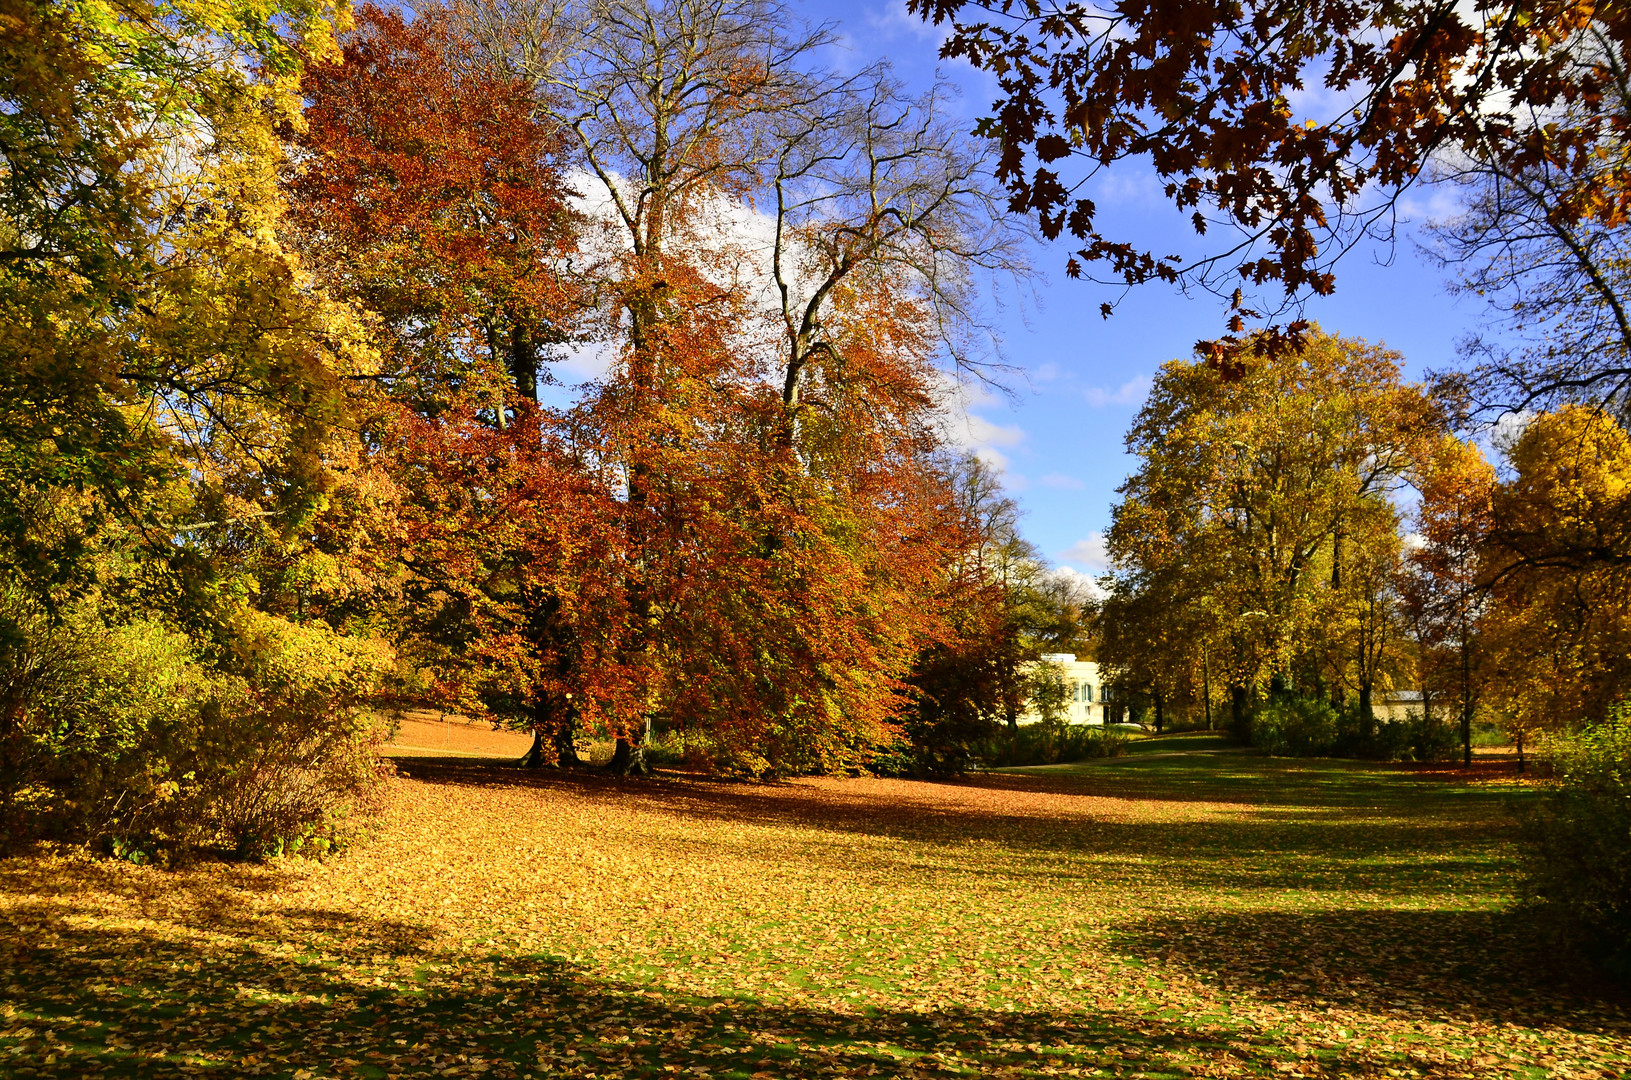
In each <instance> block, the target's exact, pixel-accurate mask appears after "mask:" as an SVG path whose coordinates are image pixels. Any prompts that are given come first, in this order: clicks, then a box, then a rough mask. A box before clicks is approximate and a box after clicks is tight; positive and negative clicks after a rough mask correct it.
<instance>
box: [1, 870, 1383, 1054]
mask: <svg viewBox="0 0 1631 1080" xmlns="http://www.w3.org/2000/svg"><path fill="white" fill-rule="evenodd" d="M184 906H186V905H184ZM70 907H71V906H70ZM191 910H196V911H202V910H203V906H202V905H194V906H193V908H191ZM286 921H287V925H285V926H281V927H273V926H271V925H269V924H266V923H261V922H256V921H254V920H244V921H240V922H238V923H236V924H231V925H229V926H211V927H209V928H207V929H208V930H209V933H208V934H205V933H203V932H202V931H203V930H204V929H205V928H204V927H193V926H188V925H183V924H182V923H180V922H165V921H163V920H156V921H151V922H147V923H141V924H134V925H132V924H126V925H124V926H120V927H108V926H103V927H100V928H94V927H92V926H90V925H88V924H87V922H86V921H85V920H82V919H80V918H78V917H76V913H75V912H74V911H72V910H71V909H64V908H63V907H62V906H61V905H59V904H54V903H52V902H33V903H30V902H27V901H24V902H23V903H21V904H19V905H18V906H17V907H15V908H14V909H12V911H11V912H10V914H9V916H8V921H7V924H5V929H6V931H7V933H6V934H5V935H4V937H3V938H0V941H4V942H5V947H6V948H7V949H8V950H9V951H10V954H11V955H10V956H8V957H7V960H8V962H7V963H6V964H5V966H4V971H5V972H6V974H5V975H4V976H0V997H3V999H4V1000H5V1001H6V1004H8V1005H9V1006H10V1007H11V1008H12V1009H14V1010H16V1011H15V1012H12V1011H8V1012H7V1014H6V1015H7V1016H8V1017H9V1018H10V1026H9V1027H8V1028H6V1029H5V1030H4V1031H0V1072H5V1073H6V1075H10V1076H39V1077H65V1078H66V1077H80V1076H86V1075H90V1074H93V1073H95V1074H99V1075H114V1076H173V1075H178V1074H180V1073H181V1072H183V1071H189V1072H191V1071H196V1070H195V1068H194V1067H193V1066H197V1065H210V1066H213V1068H212V1070H211V1071H212V1072H215V1073H216V1074H217V1075H224V1076H279V1077H292V1076H296V1075H298V1076H301V1077H305V1076H335V1075H349V1076H367V1077H383V1076H386V1075H388V1074H389V1075H393V1076H394V1075H401V1076H429V1075H433V1074H436V1075H447V1076H457V1075H462V1076H477V1075H484V1076H491V1077H512V1076H521V1075H527V1074H532V1075H551V1076H567V1077H579V1076H584V1077H586V1076H593V1075H598V1076H601V1077H610V1076H657V1075H670V1074H672V1072H673V1071H674V1070H676V1069H677V1070H680V1071H686V1070H689V1071H691V1072H692V1073H693V1074H695V1073H699V1072H700V1073H704V1074H711V1075H714V1076H718V1077H742V1078H747V1077H753V1076H756V1075H757V1076H760V1077H763V1076H765V1075H768V1076H770V1077H775V1078H789V1080H801V1078H806V1077H817V1076H832V1075H838V1074H847V1075H883V1076H925V1077H926V1076H930V1075H934V1074H937V1073H938V1074H942V1075H943V1074H944V1067H945V1066H951V1067H956V1068H961V1069H964V1070H972V1071H974V1072H976V1073H978V1074H981V1075H1003V1074H1025V1075H1030V1074H1032V1073H1033V1071H1034V1070H1036V1069H1037V1068H1038V1066H1039V1065H1042V1064H1044V1063H1045V1064H1046V1065H1047V1066H1049V1067H1050V1071H1051V1070H1053V1069H1057V1070H1080V1071H1081V1073H1082V1074H1084V1075H1091V1074H1093V1073H1094V1072H1095V1071H1096V1070H1099V1069H1103V1070H1104V1072H1105V1074H1106V1075H1109V1074H1111V1073H1112V1072H1114V1073H1125V1072H1134V1073H1157V1074H1166V1075H1174V1074H1176V1073H1177V1072H1179V1071H1185V1072H1188V1071H1192V1070H1193V1069H1194V1067H1196V1066H1206V1065H1211V1064H1216V1063H1222V1062H1224V1061H1225V1060H1226V1059H1227V1061H1228V1064H1229V1065H1230V1066H1232V1067H1234V1068H1236V1069H1240V1070H1244V1071H1247V1072H1251V1073H1257V1072H1262V1073H1270V1072H1272V1071H1274V1070H1275V1068H1276V1066H1278V1067H1279V1068H1280V1069H1282V1070H1287V1069H1290V1068H1293V1067H1295V1065H1294V1064H1293V1063H1296V1062H1302V1063H1303V1064H1305V1065H1306V1064H1309V1063H1311V1061H1310V1056H1311V1055H1314V1054H1316V1053H1318V1054H1320V1056H1322V1057H1323V1061H1321V1062H1320V1063H1321V1064H1323V1065H1324V1066H1325V1067H1326V1068H1327V1069H1329V1070H1331V1071H1332V1072H1335V1073H1337V1074H1356V1073H1357V1074H1367V1075H1368V1074H1371V1073H1374V1072H1379V1071H1381V1070H1382V1069H1384V1068H1391V1067H1394V1066H1398V1065H1408V1064H1409V1062H1408V1061H1407V1060H1406V1059H1405V1058H1404V1056H1403V1055H1404V1051H1403V1050H1395V1049H1393V1048H1387V1049H1379V1048H1377V1047H1375V1046H1374V1045H1373V1046H1370V1047H1364V1046H1348V1047H1331V1048H1328V1049H1326V1050H1324V1051H1312V1050H1308V1049H1306V1048H1302V1049H1298V1050H1293V1049H1292V1048H1290V1047H1287V1046H1283V1045H1280V1044H1278V1043H1277V1042H1275V1041H1273V1040H1270V1039H1268V1038H1265V1037H1263V1036H1261V1035H1259V1034H1254V1033H1252V1032H1249V1031H1246V1030H1243V1029H1242V1028H1240V1027H1238V1026H1236V1023H1235V1022H1233V1021H1230V1020H1228V1019H1227V1018H1225V1017H1213V1018H1193V1019H1190V1020H1187V1021H1184V1022H1178V1021H1173V1020H1166V1019H1161V1018H1158V1017H1155V1016H1153V1015H1148V1014H1144V1013H1140V1012H1139V1011H1137V1010H1135V1009H1132V1008H1127V1007H1120V1006H1116V1005H1113V1004H1110V1003H1100V1005H1099V1006H1097V1007H1094V1008H1092V1009H1091V1010H1082V1009H1077V1010H1074V1011H1068V1012H1067V1011H1056V1012H1038V1011H1026V1012H1006V1011H997V1010H990V1011H988V1010H978V1009H942V1010H926V1011H921V1012H919V1011H909V1010H901V1009H885V1010H878V1011H875V1012H874V1011H870V1010H867V1009H865V1008H863V1007H861V1006H860V1005H858V1006H857V1008H856V1009H854V1010H849V1009H844V1008H825V1007H803V1006H799V1005H796V1004H793V1005H787V1004H782V1005H769V1004H763V1003H760V1002H757V1001H753V1000H744V999H706V1000H705V999H698V998H693V997H687V996H684V995H681V994H676V993H672V992H664V991H658V990H654V989H651V988H647V987H639V986H633V985H629V984H619V983H612V982H607V981H603V980H600V979H597V978H595V977H594V976H593V975H591V974H590V973H588V972H586V971H584V970H582V969H581V968H579V967H577V966H575V965H573V964H571V963H568V962H566V961H564V960H561V959H555V958H541V957H530V958H529V957H500V956H491V957H479V956H461V957H454V956H449V955H447V954H436V953H431V952H429V951H426V950H423V949H420V948H418V947H415V946H413V945H412V944H411V943H412V942H414V941H419V940H423V939H424V938H425V936H426V935H425V933H424V931H423V929H422V928H416V927H405V926H401V925H394V924H385V923H378V922H374V921H371V920H368V919H366V918H353V917H351V916H349V915H345V914H342V913H338V912H322V911H309V912H296V913H293V914H292V915H289V916H288V917H287V919H286ZM274 931H278V932H274ZM291 934H293V935H295V939H296V940H297V941H298V948H299V950H300V951H299V952H295V951H292V950H289V949H287V948H285V947H283V946H285V945H286V944H287V943H289V935H291ZM672 974H674V975H676V976H678V977H679V978H680V979H681V980H683V978H684V971H683V970H678V971H675V972H673V973H672ZM393 982H395V983H396V984H397V985H396V986H393V985H391V983H393ZM189 1063H192V1066H189Z"/></svg>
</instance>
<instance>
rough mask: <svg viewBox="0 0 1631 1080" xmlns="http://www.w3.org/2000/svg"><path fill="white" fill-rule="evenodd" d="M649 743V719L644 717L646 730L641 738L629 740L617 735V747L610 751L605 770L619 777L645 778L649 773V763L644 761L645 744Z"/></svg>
mask: <svg viewBox="0 0 1631 1080" xmlns="http://www.w3.org/2000/svg"><path fill="white" fill-rule="evenodd" d="M650 741H651V717H649V716H648V717H646V730H645V735H644V737H643V738H641V739H639V740H635V739H631V738H629V737H627V736H625V735H619V736H618V738H617V746H616V747H615V748H614V749H613V750H612V760H611V761H610V762H608V763H607V765H606V768H607V770H608V771H610V772H614V773H616V774H618V775H619V776H646V775H648V774H649V773H650V772H651V763H650V762H648V761H647V760H646V744H647V743H649V742H650Z"/></svg>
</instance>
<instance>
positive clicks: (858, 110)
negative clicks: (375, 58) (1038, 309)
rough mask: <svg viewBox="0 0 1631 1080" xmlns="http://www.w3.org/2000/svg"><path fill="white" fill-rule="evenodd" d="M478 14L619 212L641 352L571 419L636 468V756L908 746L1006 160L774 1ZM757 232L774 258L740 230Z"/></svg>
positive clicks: (611, 210)
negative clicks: (945, 459)
mask: <svg viewBox="0 0 1631 1080" xmlns="http://www.w3.org/2000/svg"><path fill="white" fill-rule="evenodd" d="M460 15H461V18H462V19H464V21H465V25H466V26H467V27H468V28H469V33H470V34H471V35H472V36H473V37H474V38H475V39H477V40H478V41H480V42H481V43H482V46H483V48H484V49H485V50H486V51H487V52H488V54H489V55H490V56H492V57H493V58H494V59H495V61H496V62H498V63H501V64H503V65H505V69H506V70H507V71H509V72H511V73H513V74H515V75H516V76H518V77H524V78H526V79H527V80H529V81H530V82H531V84H532V85H533V87H534V98H535V109H536V111H537V114H538V115H541V116H546V117H548V118H550V119H551V120H552V121H553V122H554V123H555V124H556V125H558V127H559V129H560V130H561V131H563V132H565V133H567V134H568V136H569V140H568V141H569V145H570V147H571V150H572V153H573V154H574V155H575V158H576V160H577V161H578V162H579V163H580V165H581V167H582V169H583V172H584V175H585V177H586V179H585V182H584V183H585V187H586V192H585V194H586V199H585V202H586V204H588V205H590V206H592V207H594V208H596V214H597V215H598V216H596V218H595V222H596V228H595V229H592V230H591V231H592V235H593V236H594V240H593V244H594V245H598V248H597V250H600V251H601V252H602V253H603V254H604V255H605V257H606V261H605V265H604V267H603V268H602V269H601V271H600V272H599V274H598V275H597V280H598V282H599V285H600V290H601V291H600V295H601V296H602V297H603V298H604V299H605V301H606V303H605V306H604V307H603V308H602V313H603V317H604V321H603V323H602V325H603V326H605V327H606V328H607V341H608V343H609V344H610V345H611V347H612V350H613V352H614V355H615V357H616V362H615V364H614V366H613V368H612V371H611V372H610V373H609V375H608V377H607V379H606V380H605V381H604V382H603V383H602V384H600V385H598V386H596V387H594V388H592V389H591V391H590V392H589V393H588V394H587V395H586V396H585V398H584V400H583V401H582V403H581V405H580V407H579V408H578V409H577V410H576V411H575V413H574V416H575V419H574V421H573V422H574V423H580V424H581V425H582V427H583V429H584V430H586V431H588V430H592V431H593V432H595V433H596V437H595V442H594V445H595V446H596V447H597V449H596V451H595V453H596V454H597V455H604V456H603V457H598V458H597V462H598V464H601V465H605V466H606V467H608V468H610V469H611V470H612V471H613V472H614V473H615V474H616V476H617V478H618V479H617V484H618V485H619V491H618V493H617V494H618V499H619V504H620V512H621V515H622V521H623V528H624V531H625V534H626V536H627V545H628V551H629V552H630V556H629V558H628V560H627V561H626V562H625V563H623V564H622V565H621V566H620V567H619V568H618V572H619V573H621V574H623V575H625V577H626V580H627V589H628V595H629V596H630V598H631V603H633V604H634V605H635V608H636V610H637V611H638V612H639V613H640V614H639V615H638V617H637V618H636V620H635V626H636V627H637V632H636V635H635V637H634V638H632V639H631V640H630V641H629V643H628V653H627V663H629V664H631V665H642V666H644V667H645V669H646V670H647V671H648V672H649V673H650V676H651V677H650V678H649V680H647V686H648V690H649V693H648V700H647V701H646V703H645V705H644V707H643V708H641V709H639V710H637V711H636V712H635V713H633V714H631V715H628V716H626V717H624V718H623V719H622V720H621V721H620V725H621V726H620V728H619V729H618V730H617V731H616V732H615V734H616V735H617V736H618V751H617V757H616V759H615V761H614V766H615V767H617V768H626V769H638V768H639V767H640V763H641V746H642V745H643V742H644V740H645V738H646V736H647V735H648V734H649V733H650V732H651V731H652V730H653V728H654V725H655V724H658V723H662V724H667V725H672V726H677V727H680V728H682V729H686V730H692V729H698V730H702V731H706V732H708V733H710V734H711V736H712V738H713V740H714V745H716V746H717V747H720V748H721V749H722V751H723V752H725V753H726V756H727V757H729V758H730V759H732V760H735V761H738V762H740V763H744V764H743V765H742V767H744V768H748V769H751V770H754V771H759V770H762V769H763V768H766V767H773V766H771V765H769V764H767V763H768V762H771V761H772V760H781V761H793V760H795V759H798V758H799V757H800V755H802V754H805V753H806V751H805V750H799V749H798V747H800V746H804V747H805V748H806V749H807V750H808V751H809V753H808V755H807V756H806V757H805V758H804V760H805V761H806V762H807V763H811V764H812V765H813V766H814V767H829V765H830V764H831V763H832V762H835V761H837V760H839V758H841V757H842V756H843V754H845V753H851V752H852V751H851V750H844V749H843V747H844V746H850V747H852V748H853V747H854V746H855V745H858V744H860V743H865V742H867V741H868V740H876V739H886V738H888V737H889V736H890V732H891V730H892V728H891V725H892V724H893V718H894V717H895V716H897V715H898V713H899V710H900V708H901V706H902V700H903V699H902V698H901V696H900V695H901V693H902V683H901V682H900V680H901V678H902V676H904V675H905V674H906V671H907V668H908V667H909V666H910V663H911V658H912V655H913V652H914V650H915V648H916V637H915V635H918V634H920V633H928V632H929V631H928V630H927V629H925V627H924V626H923V625H922V624H923V623H924V621H925V620H929V621H931V622H932V621H933V619H935V618H937V617H938V616H937V615H936V614H935V609H934V607H933V605H932V604H929V603H927V602H926V598H927V597H929V596H931V595H934V594H935V593H937V591H938V590H939V589H940V583H941V579H942V577H943V567H942V564H943V562H944V552H945V551H946V550H948V540H947V537H948V536H950V535H951V533H952V532H954V531H955V530H954V529H952V527H951V526H950V525H949V524H948V523H947V522H946V521H944V520H942V519H941V518H939V517H937V516H936V515H938V514H939V513H940V509H941V508H942V507H943V504H944V500H943V498H942V497H941V494H940V493H941V491H942V489H943V484H942V482H941V479H940V476H939V472H938V467H937V465H936V464H935V462H936V452H937V449H938V436H937V434H936V431H935V428H936V410H937V407H938V396H939V394H940V392H941V390H940V388H941V385H942V376H941V374H940V369H941V367H942V365H945V364H951V365H956V364H958V363H960V362H962V360H965V359H968V358H969V350H968V349H966V348H964V346H965V345H966V343H967V335H966V334H965V332H964V330H965V327H966V326H967V324H968V323H969V320H970V317H971V316H972V315H973V314H974V296H975V293H974V291H973V290H972V288H971V287H970V278H971V274H972V273H973V272H975V271H977V270H980V269H982V268H985V269H992V268H1003V267H1010V266H1013V265H1015V259H1014V256H1013V254H1012V253H1013V245H1012V242H1011V235H1012V234H1011V230H1010V228H1009V227H1008V226H1007V225H1006V224H1004V223H1002V222H1001V221H1000V220H998V218H997V215H995V214H994V213H993V210H994V209H995V203H994V201H993V193H994V192H995V190H996V189H995V187H994V185H993V184H992V182H991V181H990V178H989V174H988V172H987V171H986V170H985V168H984V164H983V153H982V149H981V147H979V146H978V145H977V144H975V143H973V142H971V141H970V140H968V139H967V137H966V136H963V135H961V134H960V133H958V132H956V131H955V130H954V129H952V128H951V127H949V126H948V124H947V122H946V118H945V115H944V103H943V100H942V96H943V91H941V90H936V91H935V92H934V93H932V94H931V95H929V96H928V97H926V98H921V99H910V98H907V97H906V96H904V95H903V94H902V93H901V92H900V90H899V88H898V87H897V86H895V85H894V84H893V83H892V82H890V81H889V80H888V79H887V77H886V76H885V75H884V74H883V73H882V72H876V71H871V72H867V73H864V74H863V75H862V76H858V77H856V78H848V79H846V78H842V77H839V76H837V75H835V74H834V73H832V72H831V71H829V70H827V69H826V68H824V67H823V66H822V65H821V64H820V63H819V62H818V58H817V53H818V51H819V50H820V49H821V48H822V47H823V46H824V45H825V44H827V43H828V42H829V41H830V39H831V35H830V30H829V28H826V27H819V26H818V27H808V26H804V25H801V24H798V23H797V22H795V21H794V20H792V19H791V18H790V17H789V16H788V15H787V13H786V12H785V11H784V10H782V9H781V8H778V7H776V6H774V5H770V4H764V3H759V2H757V0H740V2H733V3H729V4H692V3H681V4H672V5H662V6H656V5H646V4H643V3H640V2H634V0H627V2H624V0H619V2H615V3H614V2H605V3H584V4H575V5H570V4H569V5H564V6H551V5H528V4H509V5H504V4H484V5H470V6H468V7H465V8H462V9H460ZM754 212H764V213H769V214H772V215H773V217H774V236H773V238H772V240H771V242H770V243H769V244H768V245H765V244H759V243H757V242H756V241H754V240H752V239H751V238H744V237H741V236H733V235H732V234H731V229H730V223H731V222H732V221H734V220H738V219H739V218H740V217H742V216H743V215H744V214H750V213H754ZM767 298H768V299H769V300H770V303H769V304H766V302H765V301H766V299H767ZM840 673H845V674H840ZM767 748H768V749H770V750H772V751H773V752H771V753H769V754H767V753H766V752H765V751H766V750H767ZM817 748H819V749H817ZM834 755H837V756H836V757H835V756H834ZM800 767H804V766H802V765H801V766H800Z"/></svg>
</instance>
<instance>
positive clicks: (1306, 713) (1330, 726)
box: [1250, 694, 1341, 757]
mask: <svg viewBox="0 0 1631 1080" xmlns="http://www.w3.org/2000/svg"><path fill="white" fill-rule="evenodd" d="M1339 720H1340V717H1339V715H1338V713H1337V711H1336V709H1334V708H1332V707H1331V703H1330V702H1328V701H1324V700H1322V699H1320V698H1313V697H1301V696H1296V695H1291V694H1284V695H1281V696H1278V697H1275V698H1273V699H1272V700H1270V701H1268V702H1266V703H1265V704H1264V705H1263V706H1262V707H1261V708H1259V709H1258V710H1257V712H1256V713H1255V714H1254V715H1253V716H1252V718H1251V739H1250V741H1251V745H1253V746H1255V747H1257V748H1258V749H1259V750H1262V751H1263V752H1264V753H1265V754H1272V755H1274V756H1276V757H1317V756H1321V755H1325V754H1331V753H1333V752H1335V750H1336V747H1337V740H1338V739H1339V738H1340V736H1341V727H1340V723H1339Z"/></svg>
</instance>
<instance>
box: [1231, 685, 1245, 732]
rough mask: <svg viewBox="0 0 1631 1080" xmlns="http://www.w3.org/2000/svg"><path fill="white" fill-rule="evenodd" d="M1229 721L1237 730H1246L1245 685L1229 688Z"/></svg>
mask: <svg viewBox="0 0 1631 1080" xmlns="http://www.w3.org/2000/svg"><path fill="white" fill-rule="evenodd" d="M1229 723H1230V724H1232V725H1233V726H1234V729H1235V731H1236V732H1237V733H1238V732H1244V731H1245V729H1246V688H1245V687H1244V686H1231V687H1230V688H1229Z"/></svg>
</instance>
